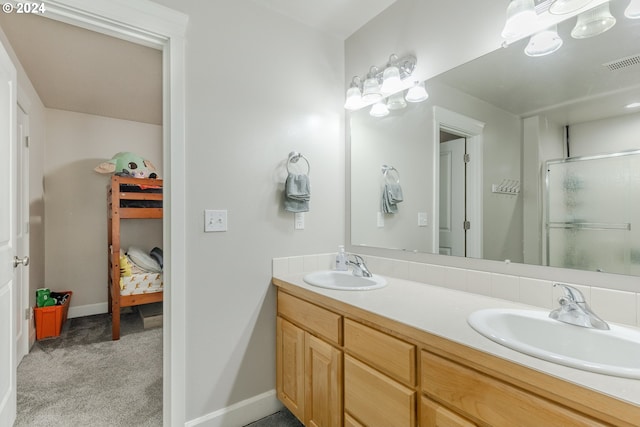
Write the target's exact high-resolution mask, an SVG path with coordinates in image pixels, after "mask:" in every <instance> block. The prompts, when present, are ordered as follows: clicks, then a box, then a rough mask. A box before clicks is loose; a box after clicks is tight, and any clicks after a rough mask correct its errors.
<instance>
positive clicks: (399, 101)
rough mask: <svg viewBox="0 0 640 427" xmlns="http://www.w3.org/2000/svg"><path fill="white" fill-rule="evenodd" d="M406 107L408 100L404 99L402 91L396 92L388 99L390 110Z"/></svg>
mask: <svg viewBox="0 0 640 427" xmlns="http://www.w3.org/2000/svg"><path fill="white" fill-rule="evenodd" d="M406 107H407V102H406V101H405V100H404V96H403V94H402V92H398V93H394V94H393V95H391V96H390V97H389V100H388V101H387V108H389V110H402V109H403V108H406Z"/></svg>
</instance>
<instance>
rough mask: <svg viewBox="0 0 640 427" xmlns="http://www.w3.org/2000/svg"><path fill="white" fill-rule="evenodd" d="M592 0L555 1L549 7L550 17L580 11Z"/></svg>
mask: <svg viewBox="0 0 640 427" xmlns="http://www.w3.org/2000/svg"><path fill="white" fill-rule="evenodd" d="M592 1H593V0H556V1H554V2H553V3H551V6H549V13H550V14H552V15H565V14H567V13H573V12H575V11H577V10H580V9H582V8H583V7H585V6H586V5H588V4H589V3H591V2H592Z"/></svg>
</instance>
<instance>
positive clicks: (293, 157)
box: [287, 151, 311, 175]
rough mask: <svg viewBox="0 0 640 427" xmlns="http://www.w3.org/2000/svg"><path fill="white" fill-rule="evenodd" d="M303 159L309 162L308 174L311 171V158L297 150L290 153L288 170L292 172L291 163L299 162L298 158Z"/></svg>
mask: <svg viewBox="0 0 640 427" xmlns="http://www.w3.org/2000/svg"><path fill="white" fill-rule="evenodd" d="M300 159H303V160H304V161H305V162H306V163H307V175H308V174H309V172H311V165H310V164H309V160H308V159H307V158H306V157H305V156H304V155H302V153H298V152H297V151H292V152H290V153H289V158H288V159H287V172H289V173H291V170H290V169H289V166H290V165H291V163H298V160H300Z"/></svg>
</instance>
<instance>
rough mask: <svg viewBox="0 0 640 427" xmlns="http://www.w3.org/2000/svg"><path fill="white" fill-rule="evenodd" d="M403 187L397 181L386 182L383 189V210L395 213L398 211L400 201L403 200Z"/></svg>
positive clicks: (387, 212)
mask: <svg viewBox="0 0 640 427" xmlns="http://www.w3.org/2000/svg"><path fill="white" fill-rule="evenodd" d="M402 200H403V195H402V187H401V186H400V184H397V183H389V182H387V183H385V184H384V188H383V189H382V212H383V213H386V214H394V213H397V212H398V203H400V202H402Z"/></svg>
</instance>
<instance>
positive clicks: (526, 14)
mask: <svg viewBox="0 0 640 427" xmlns="http://www.w3.org/2000/svg"><path fill="white" fill-rule="evenodd" d="M537 19H538V15H537V14H536V11H535V3H534V1H533V0H511V2H509V6H507V21H506V23H505V25H504V28H503V30H502V37H503V38H505V39H510V38H515V37H519V36H522V35H525V34H527V33H529V32H530V31H531V29H532V27H533V26H534V25H535V22H536V21H537Z"/></svg>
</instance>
